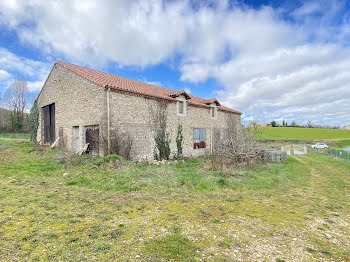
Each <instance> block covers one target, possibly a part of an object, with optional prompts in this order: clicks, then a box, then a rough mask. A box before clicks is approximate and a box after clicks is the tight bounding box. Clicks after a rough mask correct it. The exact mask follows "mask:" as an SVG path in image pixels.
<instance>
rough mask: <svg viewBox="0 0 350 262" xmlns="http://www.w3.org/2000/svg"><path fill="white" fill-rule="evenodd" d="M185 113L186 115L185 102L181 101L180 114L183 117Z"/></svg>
mask: <svg viewBox="0 0 350 262" xmlns="http://www.w3.org/2000/svg"><path fill="white" fill-rule="evenodd" d="M183 113H184V102H183V101H179V114H182V115H183Z"/></svg>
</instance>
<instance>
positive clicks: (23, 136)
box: [0, 133, 30, 140]
mask: <svg viewBox="0 0 350 262" xmlns="http://www.w3.org/2000/svg"><path fill="white" fill-rule="evenodd" d="M0 138H15V139H27V140H29V139H30V134H27V133H0Z"/></svg>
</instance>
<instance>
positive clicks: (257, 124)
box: [249, 119, 259, 128]
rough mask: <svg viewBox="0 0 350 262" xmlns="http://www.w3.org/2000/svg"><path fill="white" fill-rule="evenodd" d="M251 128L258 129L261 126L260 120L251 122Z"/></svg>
mask: <svg viewBox="0 0 350 262" xmlns="http://www.w3.org/2000/svg"><path fill="white" fill-rule="evenodd" d="M249 126H250V127H254V128H256V127H258V126H259V121H258V120H254V119H253V120H250V121H249Z"/></svg>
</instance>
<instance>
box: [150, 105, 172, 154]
mask: <svg viewBox="0 0 350 262" xmlns="http://www.w3.org/2000/svg"><path fill="white" fill-rule="evenodd" d="M147 105H148V111H149V124H150V128H151V131H152V133H153V135H154V141H155V146H156V148H155V154H154V157H155V159H158V160H163V159H169V156H170V142H171V141H170V135H169V133H168V132H167V120H168V102H167V101H165V100H147Z"/></svg>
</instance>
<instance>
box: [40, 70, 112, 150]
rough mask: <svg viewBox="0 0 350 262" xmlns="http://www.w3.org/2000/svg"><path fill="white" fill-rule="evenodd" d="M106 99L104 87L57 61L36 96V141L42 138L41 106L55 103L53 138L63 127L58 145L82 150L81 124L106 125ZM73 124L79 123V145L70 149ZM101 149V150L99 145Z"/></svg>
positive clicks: (83, 138) (82, 134)
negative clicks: (37, 116) (58, 63)
mask: <svg viewBox="0 0 350 262" xmlns="http://www.w3.org/2000/svg"><path fill="white" fill-rule="evenodd" d="M106 101H107V98H106V91H105V90H104V89H103V88H101V87H100V86H98V85H96V84H94V83H92V82H90V81H88V80H86V79H84V78H82V77H81V76H78V75H76V74H75V73H73V72H71V71H70V70H68V69H66V68H64V67H62V66H60V65H57V64H56V65H55V66H54V68H53V69H52V71H51V73H50V75H49V77H48V78H47V80H46V82H45V84H44V86H43V89H42V90H41V92H40V94H39V96H38V107H39V128H38V134H37V140H38V141H39V140H41V141H44V127H43V111H42V107H44V106H46V105H49V104H52V103H55V107H56V112H55V113H56V116H55V121H56V123H55V126H56V128H55V134H56V137H58V136H59V129H60V128H63V139H61V141H60V145H62V146H63V147H64V148H65V149H67V150H70V151H80V150H82V148H83V146H84V144H85V143H84V140H85V132H84V127H85V126H91V125H103V124H105V121H106V120H105V119H106V114H107V111H106ZM103 120H104V122H103ZM75 126H79V143H78V145H79V147H78V148H76V149H75V150H73V149H72V130H73V127H75ZM101 150H102V151H101V153H103V149H102V148H101Z"/></svg>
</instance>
